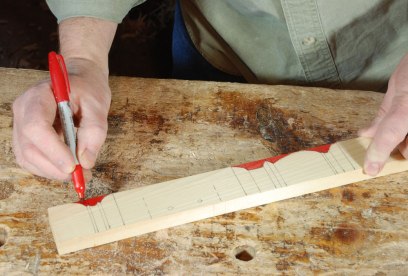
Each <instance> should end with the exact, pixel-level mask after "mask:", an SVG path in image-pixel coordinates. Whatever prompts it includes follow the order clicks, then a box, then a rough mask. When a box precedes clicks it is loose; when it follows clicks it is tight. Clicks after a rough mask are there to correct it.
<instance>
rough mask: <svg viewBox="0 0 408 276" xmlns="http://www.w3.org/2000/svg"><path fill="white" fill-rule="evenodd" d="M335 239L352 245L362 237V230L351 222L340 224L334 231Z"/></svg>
mask: <svg viewBox="0 0 408 276" xmlns="http://www.w3.org/2000/svg"><path fill="white" fill-rule="evenodd" d="M333 237H334V240H335V241H338V242H340V243H342V244H347V245H350V244H352V243H355V242H356V241H358V240H359V239H360V237H361V235H360V232H359V231H358V230H357V229H356V227H355V226H353V225H351V224H346V223H344V224H340V225H339V226H338V227H337V228H336V230H335V231H334V233H333Z"/></svg>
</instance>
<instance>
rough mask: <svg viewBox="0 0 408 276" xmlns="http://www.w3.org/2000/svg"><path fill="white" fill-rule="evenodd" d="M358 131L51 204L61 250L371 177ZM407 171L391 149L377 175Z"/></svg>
mask: <svg viewBox="0 0 408 276" xmlns="http://www.w3.org/2000/svg"><path fill="white" fill-rule="evenodd" d="M369 142H370V140H369V139H367V138H357V139H352V140H348V141H343V142H338V143H335V144H333V145H330V146H324V147H318V148H315V149H311V150H306V151H299V152H295V153H292V154H289V155H282V156H278V157H273V158H268V159H264V160H259V161H255V162H251V163H247V164H243V165H240V166H237V167H228V168H225V169H220V170H215V171H211V172H207V173H203V174H198V175H194V176H189V177H185V178H181V179H176V180H172V181H167V182H163V183H159V184H155V185H149V186H146V187H141V188H137V189H133V190H129V191H123V192H118V193H114V194H110V195H108V196H106V197H99V198H96V199H91V200H88V201H87V202H86V203H85V204H79V203H69V204H65V205H60V206H55V207H51V208H49V209H48V214H49V221H50V225H51V229H52V233H53V236H54V240H55V242H56V245H57V249H58V253H59V254H65V253H69V252H73V251H77V250H80V249H84V248H89V247H94V246H97V245H101V244H105V243H109V242H113V241H117V240H120V239H125V238H129V237H134V236H138V235H141V234H145V233H149V232H153V231H157V230H160V229H164V228H169V227H173V226H177V225H181V224H184V223H189V222H193V221H197V220H201V219H205V218H209V217H213V216H218V215H221V214H225V213H230V212H234V211H238V210H242V209H246V208H250V207H255V206H259V205H263V204H266V203H271V202H275V201H278V200H283V199H287V198H292V197H296V196H300V195H304V194H308V193H313V192H317V191H322V190H325V189H329V188H333V187H338V186H341V185H345V184H349V183H353V182H357V181H361V180H366V179H369V178H372V177H370V176H368V175H365V174H364V173H363V171H362V166H363V160H364V155H365V152H366V149H367V146H368V144H369ZM405 170H408V161H406V160H405V159H403V158H402V156H401V155H400V154H399V153H394V154H393V155H392V156H391V157H390V159H389V160H388V162H387V164H386V166H385V167H384V169H383V170H382V172H381V174H380V175H378V176H383V175H388V174H392V173H397V172H401V171H405Z"/></svg>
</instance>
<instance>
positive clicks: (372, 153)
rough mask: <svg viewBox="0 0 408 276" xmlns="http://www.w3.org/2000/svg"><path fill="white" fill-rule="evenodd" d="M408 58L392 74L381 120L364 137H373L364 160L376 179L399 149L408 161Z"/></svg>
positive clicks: (370, 127) (373, 124)
mask: <svg viewBox="0 0 408 276" xmlns="http://www.w3.org/2000/svg"><path fill="white" fill-rule="evenodd" d="M407 133H408V55H406V56H405V57H404V58H403V59H402V61H401V62H400V64H399V65H398V67H397V69H396V70H395V71H394V73H393V74H392V76H391V78H390V80H389V83H388V90H387V93H386V94H385V97H384V100H383V102H382V104H381V107H380V110H379V112H378V114H377V117H376V118H375V119H374V120H373V122H372V123H371V126H369V127H368V128H366V129H363V130H361V131H360V132H359V135H360V136H365V137H372V138H373V140H372V142H371V144H370V146H369V147H368V150H367V154H366V158H365V161H364V171H365V173H367V174H368V175H372V176H375V175H377V174H378V173H379V172H380V171H381V169H382V168H383V166H384V164H385V162H386V161H387V159H388V157H389V156H390V154H391V152H392V151H393V150H394V149H395V148H397V147H398V149H399V151H400V152H401V154H402V155H403V156H404V157H405V158H407V159H408V142H407V139H406V136H407Z"/></svg>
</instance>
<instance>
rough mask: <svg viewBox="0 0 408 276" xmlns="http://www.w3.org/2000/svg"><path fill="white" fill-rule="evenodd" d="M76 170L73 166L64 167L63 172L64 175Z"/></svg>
mask: <svg viewBox="0 0 408 276" xmlns="http://www.w3.org/2000/svg"><path fill="white" fill-rule="evenodd" d="M74 170H75V165H72V166H64V167H63V168H62V171H63V172H64V173H72V172H73V171H74Z"/></svg>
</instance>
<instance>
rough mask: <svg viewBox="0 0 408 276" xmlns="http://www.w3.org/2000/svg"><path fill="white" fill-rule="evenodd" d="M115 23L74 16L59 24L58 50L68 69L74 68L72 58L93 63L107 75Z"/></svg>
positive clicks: (73, 69)
mask: <svg viewBox="0 0 408 276" xmlns="http://www.w3.org/2000/svg"><path fill="white" fill-rule="evenodd" d="M117 25H118V24H117V23H115V22H112V21H107V20H102V19H96V18H91V17H75V18H68V19H65V20H63V21H62V22H61V23H60V24H59V40H60V52H61V54H62V55H63V56H64V58H65V60H66V63H67V67H68V70H69V71H71V73H74V72H72V71H75V70H76V68H75V67H76V66H75V65H74V64H72V63H71V61H72V60H84V61H89V62H92V63H94V64H95V65H96V66H97V67H98V68H99V69H100V70H102V72H103V74H104V75H105V76H106V77H107V76H108V74H109V69H108V54H109V50H110V47H111V45H112V41H113V38H114V36H115V32H116V28H117Z"/></svg>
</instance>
